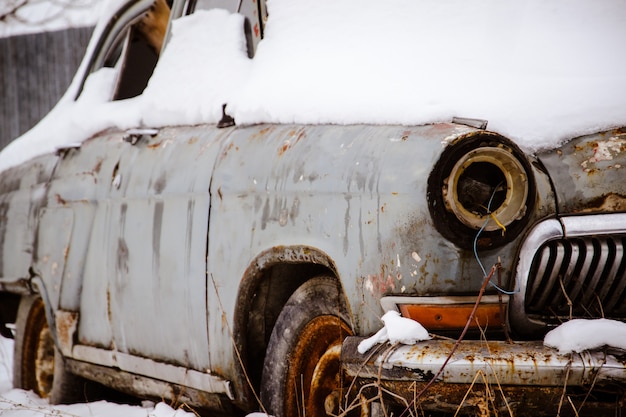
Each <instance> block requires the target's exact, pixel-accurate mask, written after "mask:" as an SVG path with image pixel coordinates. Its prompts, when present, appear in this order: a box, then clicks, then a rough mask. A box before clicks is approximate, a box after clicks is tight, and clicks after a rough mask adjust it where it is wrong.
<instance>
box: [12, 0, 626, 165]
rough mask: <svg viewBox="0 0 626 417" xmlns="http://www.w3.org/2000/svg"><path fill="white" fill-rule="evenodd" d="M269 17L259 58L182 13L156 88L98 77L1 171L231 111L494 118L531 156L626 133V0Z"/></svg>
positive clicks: (422, 3)
mask: <svg viewBox="0 0 626 417" xmlns="http://www.w3.org/2000/svg"><path fill="white" fill-rule="evenodd" d="M116 1H118V2H119V0H112V2H113V3H115V2H116ZM268 10H269V18H268V21H267V30H266V32H265V35H266V36H265V39H264V40H263V41H261V42H260V44H259V47H258V51H257V54H256V56H255V57H254V59H252V60H250V59H248V58H247V54H246V52H245V50H244V47H243V45H244V37H243V33H242V30H241V28H242V25H241V24H240V22H241V21H240V18H238V17H233V16H229V15H227V14H226V13H223V12H217V11H213V12H208V13H202V14H198V15H196V16H190V17H183V18H181V19H180V20H179V21H178V24H177V27H175V28H174V29H175V30H174V34H173V42H172V43H171V44H170V45H169V46H168V47H167V48H166V50H165V53H164V54H163V56H162V58H161V62H160V63H159V64H158V66H157V68H156V71H155V74H154V76H153V79H152V80H151V82H150V84H149V86H148V88H147V91H146V93H144V94H143V95H142V96H140V97H137V98H134V99H130V100H124V101H120V102H114V103H111V102H108V97H110V96H111V91H112V88H113V87H112V86H113V85H114V83H113V81H114V79H113V78H112V77H111V75H115V74H107V75H101V74H97V75H96V77H94V78H96V79H94V80H91V82H90V84H91V86H90V87H91V89H92V90H94V91H98V92H99V94H96V95H95V96H94V95H89V94H87V96H88V97H87V98H81V99H80V100H79V101H78V102H73V99H68V96H66V99H65V100H62V102H61V103H60V105H59V106H58V107H57V108H56V109H55V110H54V111H53V112H52V113H51V115H49V116H48V117H47V118H45V119H44V120H43V121H42V123H41V124H40V125H39V126H37V127H35V128H34V129H33V130H31V131H30V132H28V133H27V134H26V135H24V137H22V138H21V139H20V140H19V141H16V142H13V144H11V145H9V146H8V147H7V148H6V149H5V150H4V151H3V152H2V154H0V170H2V169H5V168H7V167H8V166H12V165H16V164H18V163H20V162H21V161H23V160H24V159H28V158H30V157H32V156H34V155H37V154H41V153H44V152H49V151H51V150H53V149H54V148H55V147H56V146H59V145H61V144H63V143H76V142H80V141H82V140H85V139H86V138H88V137H90V136H91V135H93V134H95V133H97V132H99V131H101V130H103V129H106V128H109V127H116V128H120V129H126V128H130V127H160V126H162V125H180V124H197V123H215V122H216V121H217V119H218V118H219V115H220V114H221V113H220V111H221V106H222V104H224V103H228V112H229V113H230V114H231V115H232V116H234V118H235V120H236V121H237V123H238V124H254V123H265V122H267V123H333V124H352V123H375V124H406V125H414V124H423V123H431V122H440V121H450V120H451V119H452V117H454V116H461V117H474V118H481V119H487V120H488V121H489V127H488V128H489V129H490V130H494V131H496V132H499V133H501V134H503V135H505V136H508V137H510V138H511V139H513V140H515V141H517V142H518V144H520V145H521V146H522V147H523V148H524V149H526V150H528V151H534V150H538V149H542V148H551V147H554V146H558V145H559V144H561V143H562V142H563V141H564V140H566V139H568V138H571V137H573V136H576V135H580V134H585V133H590V132H592V131H597V130H604V129H608V128H611V127H617V126H621V125H626V95H625V94H621V92H623V91H626V73H625V72H624V71H623V68H624V67H626V55H625V54H623V39H626V25H624V24H623V22H624V20H626V7H625V4H624V0H602V1H596V0H552V1H550V2H546V1H544V0H527V1H523V2H520V1H513V0H507V1H501V0H471V1H467V0H450V1H446V2H441V1H439V0H387V1H384V2H381V1H378V0H343V1H341V2H338V1H336V0H319V1H316V2H310V1H308V0H269V1H268ZM105 15H106V13H103V16H105ZM98 26H100V27H102V26H103V21H101V22H99V24H98ZM97 32H98V29H96V33H97ZM92 44H93V43H92ZM75 86H76V84H75V83H74V88H75ZM166 92H167V93H166ZM70 97H71V95H70ZM93 97H96V99H93ZM164 97H166V98H165V99H164ZM18 142H19V143H18Z"/></svg>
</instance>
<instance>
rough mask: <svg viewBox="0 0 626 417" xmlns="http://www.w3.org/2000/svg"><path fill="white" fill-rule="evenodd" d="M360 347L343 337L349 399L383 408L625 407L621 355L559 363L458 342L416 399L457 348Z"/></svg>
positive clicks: (511, 346)
mask: <svg viewBox="0 0 626 417" xmlns="http://www.w3.org/2000/svg"><path fill="white" fill-rule="evenodd" d="M361 340H363V338H361V337H349V338H347V339H346V340H345V341H344V344H343V347H342V366H343V370H344V371H345V374H346V375H347V377H348V378H349V379H352V378H356V379H355V381H356V382H355V383H354V384H353V385H352V392H351V394H352V396H353V397H357V396H360V397H361V398H368V399H369V400H372V399H374V400H375V401H376V402H380V400H381V399H382V402H383V403H385V402H387V403H395V404H396V405H400V406H402V407H405V408H406V407H407V406H409V408H410V409H413V408H414V407H415V409H418V410H419V409H422V410H437V411H455V410H457V409H458V408H459V407H461V408H463V409H467V411H470V410H469V409H474V410H475V409H477V408H481V407H485V406H486V407H489V408H493V409H497V410H499V411H506V410H508V409H510V410H511V411H514V413H515V415H516V416H520V415H540V414H547V415H556V413H557V412H559V410H560V411H561V414H576V413H579V415H583V414H584V413H585V411H587V412H591V413H595V414H596V415H597V413H598V412H602V411H603V410H606V411H607V412H608V411H609V410H616V409H622V408H623V406H624V404H625V402H624V400H625V398H624V387H625V386H626V354H625V353H624V352H621V353H616V352H611V353H610V352H602V351H596V352H583V353H580V354H572V355H559V354H558V353H557V351H556V350H554V349H552V348H548V347H545V346H543V343H541V342H536V341H535V342H513V343H507V342H502V341H493V342H485V341H475V340H468V341H463V342H461V344H460V345H459V347H458V348H457V350H456V351H455V352H454V353H453V354H452V355H451V357H450V360H449V361H448V363H447V364H446V366H445V368H444V370H443V372H442V373H441V375H440V376H439V377H438V378H437V380H436V382H435V383H434V384H433V385H432V386H431V387H430V388H429V389H428V390H427V391H426V392H424V393H423V394H422V395H420V397H419V398H416V396H417V394H418V393H420V392H421V391H422V389H423V388H424V387H425V386H426V384H427V383H428V382H429V381H430V380H431V379H432V378H433V377H434V376H435V375H436V374H437V373H438V372H439V370H440V369H441V367H442V366H443V364H444V362H445V361H446V359H447V357H448V355H449V354H450V352H451V351H452V350H453V346H454V344H455V341H454V340H437V339H435V340H429V341H424V342H418V344H416V345H414V346H405V345H400V346H396V347H391V346H389V345H388V344H387V345H383V346H381V345H378V347H375V348H373V349H372V350H371V351H370V352H367V353H366V354H363V355H362V354H360V353H358V351H357V346H358V344H359V342H360V341H361ZM372 352H374V354H372ZM380 388H383V389H382V390H381V389H380ZM591 388H593V390H592V389H591ZM564 393H565V395H564ZM357 394H358V395H357ZM581 406H582V407H581ZM574 408H576V413H574V412H573V411H572V410H573V409H574Z"/></svg>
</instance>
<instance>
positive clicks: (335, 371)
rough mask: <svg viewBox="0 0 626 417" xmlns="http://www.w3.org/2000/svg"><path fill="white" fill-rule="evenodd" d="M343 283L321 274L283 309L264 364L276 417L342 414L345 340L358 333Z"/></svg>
mask: <svg viewBox="0 0 626 417" xmlns="http://www.w3.org/2000/svg"><path fill="white" fill-rule="evenodd" d="M349 322H350V320H349V315H348V311H347V308H346V305H345V301H344V299H343V296H342V295H341V291H340V289H339V287H338V284H337V281H336V280H335V279H333V278H331V277H325V276H322V277H316V278H313V279H311V280H309V281H306V282H305V283H304V284H302V285H301V286H300V287H299V288H298V289H297V290H296V291H295V292H294V293H293V294H292V295H291V297H290V298H289V300H288V301H287V303H286V304H285V306H284V307H283V309H282V311H281V313H280V315H279V316H278V319H277V320H276V324H275V326H274V329H273V331H272V335H271V337H270V341H269V345H268V348H267V354H266V357H265V362H264V365H263V377H262V381H261V401H262V402H263V404H264V406H265V407H266V411H267V412H268V413H270V414H271V415H274V416H276V417H295V416H302V415H306V416H307V417H325V416H327V415H337V414H338V410H339V408H340V401H341V398H342V395H341V393H340V389H341V387H342V385H343V384H342V378H341V366H340V354H341V343H342V341H343V340H344V338H345V337H346V336H349V335H351V334H352V330H351V329H350V326H349V325H348V323H349Z"/></svg>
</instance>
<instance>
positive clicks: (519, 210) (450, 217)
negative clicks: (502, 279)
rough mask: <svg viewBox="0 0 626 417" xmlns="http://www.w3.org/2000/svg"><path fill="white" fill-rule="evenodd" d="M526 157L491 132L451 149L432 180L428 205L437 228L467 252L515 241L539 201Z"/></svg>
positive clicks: (464, 139) (468, 138)
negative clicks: (473, 248) (475, 248)
mask: <svg viewBox="0 0 626 417" xmlns="http://www.w3.org/2000/svg"><path fill="white" fill-rule="evenodd" d="M531 172H532V171H531V168H530V164H529V162H528V160H527V158H526V156H525V155H524V153H523V152H522V151H521V150H520V149H519V148H518V147H517V146H516V145H515V144H514V143H513V142H511V141H510V140H508V139H506V138H504V137H502V136H500V135H497V134H494V133H489V132H477V133H473V134H470V135H466V136H463V137H461V138H459V139H457V140H455V141H454V143H453V144H451V145H449V146H448V147H447V148H446V150H444V152H443V153H442V155H441V158H440V159H439V161H438V162H437V164H436V165H435V168H434V169H433V171H432V172H431V174H430V177H429V179H428V206H429V209H430V213H431V216H432V218H433V221H434V223H435V227H436V228H437V230H438V231H439V232H440V233H441V234H442V235H443V236H444V237H445V238H446V239H448V240H450V241H451V242H453V243H454V244H456V245H457V246H460V247H462V248H468V249H469V248H472V247H473V245H474V242H475V241H476V246H477V247H478V248H479V249H488V248H493V247H497V246H500V245H503V244H505V243H506V242H509V241H510V240H512V239H513V238H514V237H516V236H517V235H518V234H519V232H520V231H521V229H522V228H523V227H524V226H525V225H526V223H527V220H528V216H529V214H530V212H531V210H532V208H533V207H534V203H535V185H534V178H533V176H532V173H531Z"/></svg>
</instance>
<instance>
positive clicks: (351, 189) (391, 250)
mask: <svg viewBox="0 0 626 417" xmlns="http://www.w3.org/2000/svg"><path fill="white" fill-rule="evenodd" d="M199 3H202V2H199ZM225 3H228V2H225ZM234 3H236V2H234ZM120 4H122V6H123V7H121V8H120V9H119V10H116V11H115V13H113V14H112V16H111V18H110V21H109V22H108V24H107V25H106V26H105V28H104V29H103V30H102V31H101V32H100V33H96V35H94V36H96V38H97V39H96V42H94V45H95V46H94V47H93V48H91V49H90V50H89V52H88V56H87V57H86V60H85V62H86V63H87V64H86V65H85V66H83V67H82V70H81V72H80V73H79V74H78V75H77V78H78V79H79V80H80V82H81V84H80V85H79V87H78V89H77V90H76V97H78V96H80V94H81V91H82V89H83V87H84V83H85V80H86V79H87V77H88V76H89V74H92V73H94V72H96V71H97V70H98V69H99V68H102V67H106V66H109V67H115V68H116V70H117V71H119V77H120V79H119V81H118V83H117V90H116V93H115V97H114V100H123V99H126V98H129V97H135V96H137V95H139V94H140V93H141V91H142V90H143V88H144V87H145V86H146V84H147V83H148V80H149V78H150V74H151V72H152V69H153V68H154V66H155V65H156V64H155V63H156V62H157V58H158V53H155V51H154V47H150V45H146V43H145V42H143V41H142V40H141V37H140V36H135V35H136V33H135V32H136V31H137V30H138V29H137V27H138V26H137V25H139V24H140V23H141V20H138V19H140V18H141V16H144V14H145V13H146V11H147V10H150V9H149V8H150V6H151V4H152V1H151V0H150V1H142V0H139V1H131V2H120ZM194 5H195V2H193V1H179V0H175V1H174V2H173V3H170V4H169V6H171V12H170V13H171V16H170V20H173V19H174V18H176V17H179V16H182V15H187V14H190V13H192V12H193V10H194ZM239 7H240V8H239V9H238V11H239V12H240V13H242V14H243V15H244V16H246V18H245V25H244V28H243V29H242V30H244V31H245V33H246V34H247V38H248V43H249V48H250V51H251V52H250V56H252V55H254V48H255V47H256V45H257V44H259V42H260V41H259V39H261V38H262V36H263V25H265V24H266V18H265V17H266V15H267V11H266V10H265V2H264V1H258V2H257V1H243V2H241V5H240V6H239ZM167 36H169V35H166V37H167ZM166 41H167V39H166ZM261 42H262V41H261ZM152 46H153V45H152ZM138 57H139V58H138ZM112 62H113V64H112ZM115 62H122V63H123V64H124V65H117V66H116V65H115V64H114V63H115ZM625 169H626V130H625V129H623V128H613V127H612V128H611V129H609V130H604V131H599V132H597V133H590V134H585V135H582V136H578V137H574V138H571V139H570V140H568V141H567V142H566V143H565V144H563V145H562V146H559V147H557V148H554V149H546V150H543V151H539V152H536V153H529V152H526V151H524V150H522V148H521V147H520V146H518V145H517V144H516V143H515V142H514V141H512V140H510V139H508V138H507V137H504V136H503V135H502V134H500V133H497V132H494V131H490V130H489V129H488V128H487V124H486V123H485V122H483V121H481V120H476V119H462V118H458V119H454V120H452V119H451V120H449V121H447V122H441V123H432V124H423V125H414V126H407V125H384V124H379V125H373V124H372V125H369V124H349V125H339V124H309V125H307V124H249V125H238V124H237V123H236V122H235V121H233V120H232V119H231V118H229V117H228V115H227V114H226V113H224V118H223V120H222V121H221V122H220V123H217V124H200V125H188V126H165V127H160V128H156V129H145V128H142V129H134V130H126V129H107V130H104V131H102V132H101V133H99V134H97V135H94V136H92V137H90V138H87V139H86V140H84V141H83V142H81V143H79V144H72V145H70V146H65V147H62V148H59V149H58V150H57V151H56V152H49V153H45V154H42V155H38V156H36V157H33V158H31V159H28V160H26V161H24V162H21V163H20V164H17V165H15V166H12V167H10V168H8V169H6V170H4V171H3V172H2V173H1V175H0V318H1V323H0V325H1V326H0V330H1V331H2V335H3V336H5V337H12V338H13V337H14V338H15V364H14V384H15V386H16V387H20V388H24V389H31V390H33V391H34V392H36V393H37V394H39V395H41V396H43V397H48V398H50V400H51V401H52V402H54V403H59V402H67V401H81V400H89V399H94V398H97V395H98V393H99V392H101V391H102V390H103V389H104V388H103V387H109V388H114V389H117V390H121V391H126V392H129V393H132V394H134V395H136V396H139V397H145V398H156V399H166V400H169V401H172V402H173V403H176V404H182V403H185V404H188V405H190V406H194V407H197V408H198V409H200V410H204V409H207V410H211V411H212V412H213V413H223V414H226V415H231V416H232V415H240V414H245V413H248V412H252V411H256V410H262V411H264V412H267V413H269V414H271V415H274V416H276V417H292V416H297V415H307V416H315V417H319V416H326V415H334V416H337V415H347V414H349V415H363V416H366V415H387V414H386V413H388V412H391V411H395V413H396V414H395V415H402V414H403V413H404V415H409V414H411V415H416V414H420V413H421V412H430V411H433V412H444V413H445V412H454V411H456V410H457V409H460V411H462V412H464V413H472V412H476V410H478V409H479V408H480V407H481V404H482V406H484V405H485V404H486V407H487V408H490V407H491V408H493V409H494V410H497V412H502V413H508V412H510V413H511V414H514V415H533V416H535V415H541V414H546V415H556V413H557V412H558V410H559V409H561V408H562V412H563V413H565V412H566V409H567V410H568V411H567V412H570V413H572V410H575V411H576V412H577V413H578V414H579V415H583V414H585V413H591V414H592V415H601V414H602V413H606V414H604V415H614V414H612V413H613V412H615V410H621V409H623V407H625V406H626V403H625V401H626V397H625V387H626V367H625V364H626V355H625V354H624V352H622V351H619V350H611V349H600V350H597V351H586V352H583V353H580V354H571V355H561V354H559V353H558V352H557V351H556V350H554V349H552V348H550V347H546V346H544V344H543V343H542V340H543V337H544V335H545V334H546V333H547V332H548V331H549V330H550V329H553V328H554V327H555V326H557V325H558V324H560V323H562V322H564V321H567V320H568V319H571V318H597V317H605V318H609V319H614V320H618V321H623V320H626V256H625V247H626V181H624V179H625V178H626V177H625V176H624V170H625ZM388 310H393V311H398V312H399V313H401V314H402V316H404V317H407V318H412V319H414V320H417V321H419V322H420V323H422V324H423V325H424V326H425V327H426V329H428V331H429V332H430V333H431V334H433V335H434V337H433V338H432V339H430V340H427V341H423V342H419V343H417V344H415V345H412V346H409V345H393V346H392V345H389V344H381V345H379V346H378V347H377V348H375V349H372V350H371V351H370V352H367V353H366V354H361V353H359V352H358V350H357V346H358V344H359V342H360V341H362V340H364V338H366V337H368V336H370V335H371V334H373V333H374V332H376V331H377V330H378V329H379V328H380V327H381V322H380V320H379V317H380V316H381V315H382V314H383V313H384V312H385V311H388ZM461 339H462V340H461ZM563 398H566V400H565V401H566V403H567V404H566V405H567V407H565V406H563V407H562V405H563ZM570 403H571V404H572V405H574V406H575V408H574V409H572V408H571V407H569V404H570ZM212 415H213V414H212ZM506 415H508V414H506Z"/></svg>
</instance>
